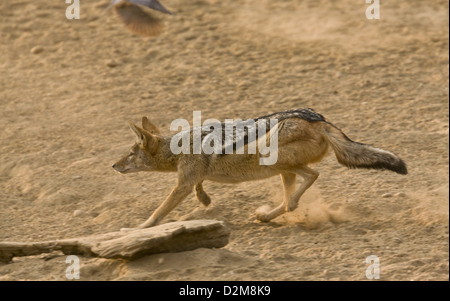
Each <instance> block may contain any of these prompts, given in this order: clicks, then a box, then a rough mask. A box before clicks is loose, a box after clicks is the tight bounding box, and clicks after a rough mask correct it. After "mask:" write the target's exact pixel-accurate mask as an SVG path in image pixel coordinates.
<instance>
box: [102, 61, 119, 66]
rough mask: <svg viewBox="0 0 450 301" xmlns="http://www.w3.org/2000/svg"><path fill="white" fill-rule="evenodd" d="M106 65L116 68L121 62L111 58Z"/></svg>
mask: <svg viewBox="0 0 450 301" xmlns="http://www.w3.org/2000/svg"><path fill="white" fill-rule="evenodd" d="M105 65H106V66H108V67H109V68H114V67H117V66H118V65H119V63H117V62H116V61H114V60H109V61H106V62H105Z"/></svg>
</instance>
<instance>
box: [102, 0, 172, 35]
mask: <svg viewBox="0 0 450 301" xmlns="http://www.w3.org/2000/svg"><path fill="white" fill-rule="evenodd" d="M111 7H114V10H115V12H116V15H117V17H118V19H119V21H120V22H121V23H122V24H123V25H125V26H126V27H127V28H128V29H129V30H130V31H131V32H133V33H135V34H138V35H141V36H157V35H159V34H160V33H161V31H162V29H163V25H162V22H161V20H160V19H158V18H156V17H154V16H153V15H151V14H150V13H149V12H147V11H145V10H144V8H143V7H148V8H151V9H154V10H157V11H160V12H162V13H165V14H169V15H172V14H173V13H172V12H171V11H169V10H168V9H166V8H165V7H164V6H162V4H161V3H159V2H158V1H157V0H112V1H111V3H110V4H109V5H108V7H107V8H106V9H105V10H107V9H109V8H111Z"/></svg>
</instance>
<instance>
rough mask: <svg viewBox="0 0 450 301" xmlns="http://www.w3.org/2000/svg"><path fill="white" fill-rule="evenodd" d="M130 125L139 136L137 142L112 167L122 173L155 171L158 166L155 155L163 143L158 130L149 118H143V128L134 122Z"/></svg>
mask: <svg viewBox="0 0 450 301" xmlns="http://www.w3.org/2000/svg"><path fill="white" fill-rule="evenodd" d="M129 125H130V128H131V130H132V131H133V132H134V133H135V134H136V136H137V142H136V143H135V144H134V145H133V146H132V147H131V150H130V152H129V153H128V154H127V155H126V156H125V157H123V158H122V159H120V160H119V161H117V162H116V163H115V164H113V166H112V167H113V168H114V169H115V170H116V171H118V172H120V173H130V172H138V171H152V170H155V169H156V165H157V161H156V158H155V154H156V152H157V151H158V147H159V143H160V142H161V141H160V137H159V136H158V134H159V130H158V128H157V127H156V126H155V125H153V124H152V123H151V122H150V121H149V120H148V119H147V117H142V128H140V127H138V126H136V125H135V124H133V123H132V122H130V123H129Z"/></svg>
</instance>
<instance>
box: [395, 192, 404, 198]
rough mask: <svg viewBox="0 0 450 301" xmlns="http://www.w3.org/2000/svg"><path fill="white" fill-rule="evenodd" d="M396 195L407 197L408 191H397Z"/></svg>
mask: <svg viewBox="0 0 450 301" xmlns="http://www.w3.org/2000/svg"><path fill="white" fill-rule="evenodd" d="M395 196H398V197H402V198H403V197H405V196H406V193H404V192H397V193H396V194H395Z"/></svg>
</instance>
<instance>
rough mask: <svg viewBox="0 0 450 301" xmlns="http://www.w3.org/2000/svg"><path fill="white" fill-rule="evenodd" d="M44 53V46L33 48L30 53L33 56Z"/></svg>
mask: <svg viewBox="0 0 450 301" xmlns="http://www.w3.org/2000/svg"><path fill="white" fill-rule="evenodd" d="M42 51H44V47H42V46H34V47H33V48H31V50H30V52H31V53H32V54H38V53H41V52H42Z"/></svg>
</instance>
